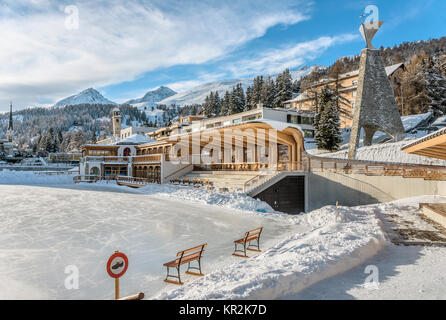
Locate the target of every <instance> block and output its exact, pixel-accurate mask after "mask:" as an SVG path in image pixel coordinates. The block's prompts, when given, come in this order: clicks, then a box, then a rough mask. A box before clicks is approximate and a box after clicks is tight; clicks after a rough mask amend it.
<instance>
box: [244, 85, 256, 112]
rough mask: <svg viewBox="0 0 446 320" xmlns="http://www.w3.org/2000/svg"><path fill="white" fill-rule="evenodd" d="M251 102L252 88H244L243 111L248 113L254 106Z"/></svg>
mask: <svg viewBox="0 0 446 320" xmlns="http://www.w3.org/2000/svg"><path fill="white" fill-rule="evenodd" d="M251 100H252V88H251V87H248V88H246V103H245V109H244V110H245V111H249V110H251V109H253V108H254V106H253V105H252V104H251Z"/></svg>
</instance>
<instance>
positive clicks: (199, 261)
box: [186, 259, 204, 277]
mask: <svg viewBox="0 0 446 320" xmlns="http://www.w3.org/2000/svg"><path fill="white" fill-rule="evenodd" d="M190 269H195V270H198V271H199V273H196V272H192V271H189V270H190ZM186 273H187V274H191V275H194V276H200V277H202V276H204V274H203V273H202V272H201V259H198V268H197V267H191V266H190V262H189V263H188V265H187V271H186Z"/></svg>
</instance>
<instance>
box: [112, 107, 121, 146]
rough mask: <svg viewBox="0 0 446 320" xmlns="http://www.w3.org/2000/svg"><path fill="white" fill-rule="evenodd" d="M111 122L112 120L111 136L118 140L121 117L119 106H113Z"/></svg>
mask: <svg viewBox="0 0 446 320" xmlns="http://www.w3.org/2000/svg"><path fill="white" fill-rule="evenodd" d="M112 122H113V138H114V139H115V141H118V140H119V138H120V137H121V125H122V123H121V122H122V117H121V111H120V110H119V108H114V109H113V110H112Z"/></svg>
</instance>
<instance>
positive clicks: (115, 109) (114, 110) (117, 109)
mask: <svg viewBox="0 0 446 320" xmlns="http://www.w3.org/2000/svg"><path fill="white" fill-rule="evenodd" d="M112 111H113V112H116V111H117V112H121V110H119V108H118V107H115V108H113V110H112Z"/></svg>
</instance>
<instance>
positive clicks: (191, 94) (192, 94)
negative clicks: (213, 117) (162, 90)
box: [159, 79, 252, 106]
mask: <svg viewBox="0 0 446 320" xmlns="http://www.w3.org/2000/svg"><path fill="white" fill-rule="evenodd" d="M238 83H241V84H242V87H243V89H244V90H246V88H247V87H249V86H250V85H252V79H244V80H240V79H234V80H224V81H216V82H209V83H205V84H202V85H199V86H197V87H193V88H192V89H189V90H186V91H183V92H180V93H177V94H176V95H174V96H171V97H169V98H167V99H164V100H162V101H160V102H159V104H165V105H167V106H170V105H171V104H176V105H181V106H184V105H191V104H195V103H198V104H200V103H203V102H204V100H205V99H206V96H208V95H209V94H210V92H211V91H214V92H215V91H217V92H218V94H219V95H220V97H223V96H224V94H225V91H226V90H228V91H231V90H232V88H234V87H235V86H236V85H237V84H238Z"/></svg>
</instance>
